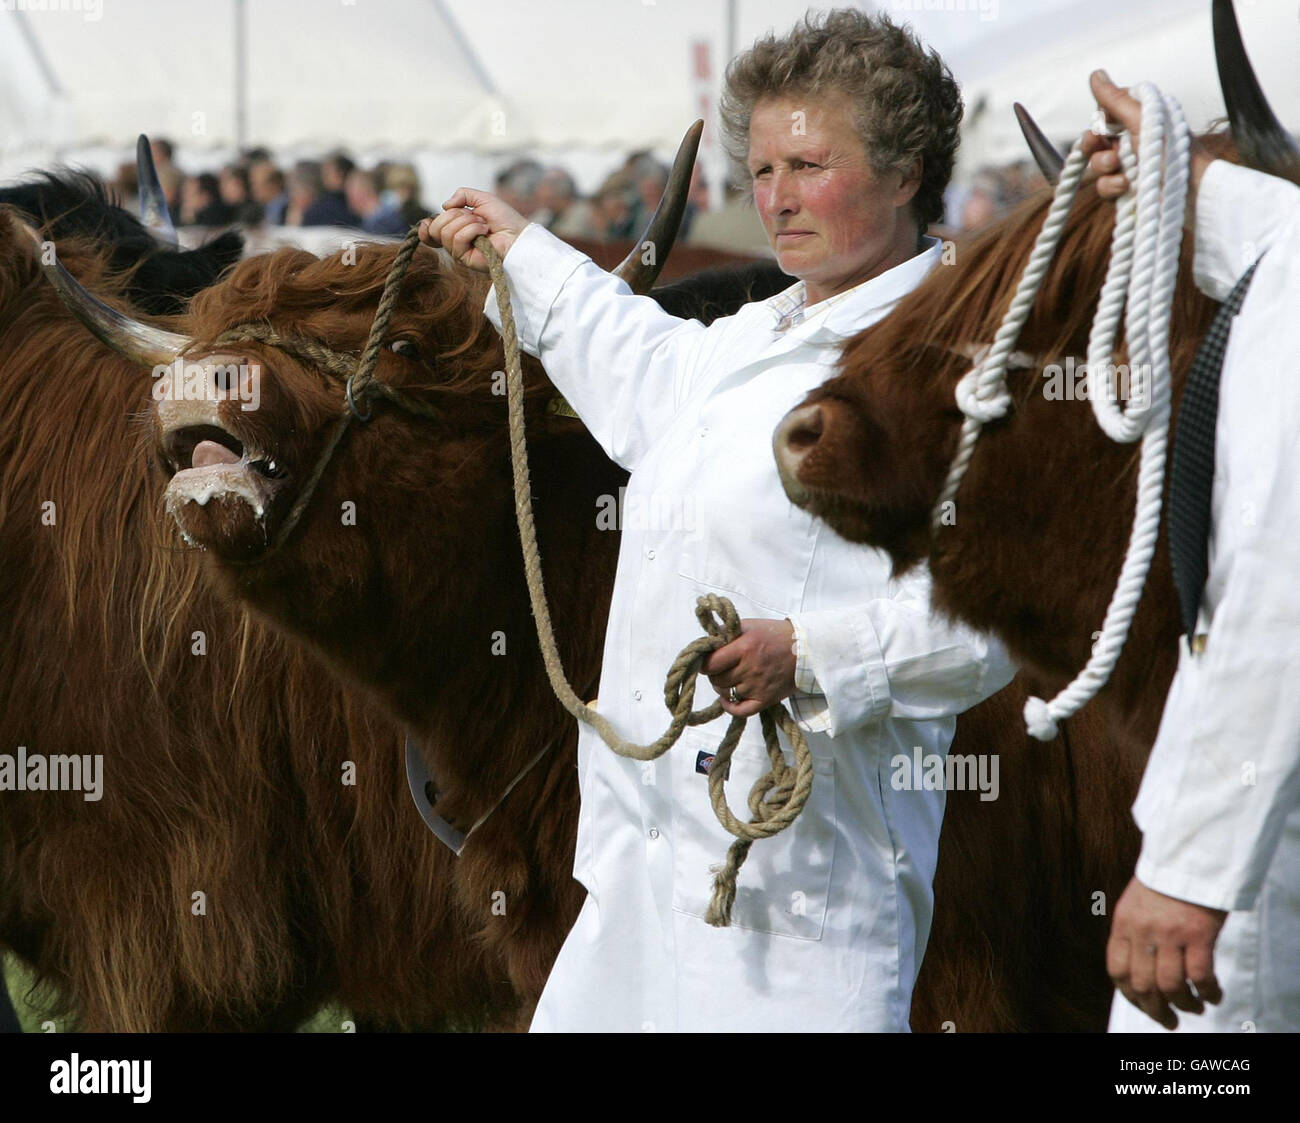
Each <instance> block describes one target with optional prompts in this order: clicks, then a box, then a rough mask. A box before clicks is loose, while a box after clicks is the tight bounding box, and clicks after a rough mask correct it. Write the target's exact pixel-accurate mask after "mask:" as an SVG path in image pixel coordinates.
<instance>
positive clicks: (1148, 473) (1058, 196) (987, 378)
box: [930, 82, 1191, 741]
mask: <svg viewBox="0 0 1300 1123" xmlns="http://www.w3.org/2000/svg"><path fill="white" fill-rule="evenodd" d="M1134 94H1135V96H1136V97H1137V99H1138V100H1139V101H1140V102H1141V105H1142V128H1141V148H1140V152H1139V154H1138V155H1137V156H1135V155H1134V153H1133V148H1132V142H1131V140H1130V137H1129V135H1128V134H1127V133H1125V134H1124V135H1123V136H1122V137H1121V138H1120V157H1121V160H1122V161H1123V165H1124V173H1125V175H1126V176H1127V178H1128V181H1129V184H1130V187H1129V191H1128V193H1127V194H1125V195H1124V197H1123V198H1122V199H1120V201H1119V203H1118V205H1117V213H1116V220H1115V232H1114V234H1113V236H1112V238H1111V258H1110V266H1109V268H1108V269H1107V272H1106V280H1105V282H1104V283H1103V285H1102V289H1101V294H1100V297H1099V299H1098V304H1097V314H1096V317H1095V318H1094V319H1093V324H1092V332H1091V335H1090V336H1089V339H1088V398H1089V400H1090V401H1091V402H1092V409H1093V414H1094V416H1095V417H1096V418H1097V423H1098V424H1099V425H1100V426H1101V428H1102V430H1103V431H1104V432H1105V433H1106V435H1107V436H1109V437H1110V438H1111V439H1112V440H1115V441H1119V442H1122V443H1131V442H1133V441H1135V440H1137V439H1138V438H1139V437H1141V438H1142V454H1141V461H1140V464H1139V468H1138V485H1137V504H1136V507H1135V510H1134V514H1133V530H1132V533H1131V534H1130V536H1129V544H1128V549H1127V551H1126V553H1125V556H1124V565H1123V568H1122V569H1121V570H1120V575H1119V580H1118V582H1117V583H1116V587H1115V592H1114V594H1113V596H1112V597H1111V602H1110V607H1109V608H1108V609H1107V610H1106V618H1105V621H1104V623H1103V624H1102V628H1101V634H1100V636H1099V638H1098V639H1097V642H1096V643H1095V644H1093V648H1092V657H1091V658H1090V659H1089V660H1088V663H1087V665H1086V666H1085V667H1084V668H1083V670H1082V671H1080V672H1079V674H1078V676H1077V677H1076V678H1075V680H1074V681H1073V682H1072V683H1070V685H1069V686H1067V687H1066V688H1065V689H1064V690H1062V691H1061V692H1060V693H1059V694H1058V695H1057V696H1056V697H1055V698H1053V699H1052V700H1051V701H1050V702H1045V701H1044V700H1043V699H1041V698H1030V699H1029V700H1028V702H1026V703H1025V723H1026V726H1027V728H1028V730H1029V733H1030V734H1031V735H1032V736H1034V737H1037V738H1038V739H1039V740H1040V741H1050V740H1051V739H1052V738H1053V737H1055V736H1056V734H1057V725H1058V723H1059V722H1060V721H1061V719H1062V718H1066V717H1069V716H1070V715H1071V714H1073V713H1076V712H1077V711H1078V710H1079V709H1080V708H1081V707H1082V706H1083V705H1084V704H1085V703H1086V702H1088V701H1089V700H1090V699H1091V698H1092V697H1093V696H1094V695H1096V693H1097V691H1099V690H1100V689H1101V688H1102V687H1103V686H1104V685H1105V684H1106V681H1107V680H1108V679H1109V678H1110V674H1111V671H1112V670H1113V669H1114V667H1115V663H1116V661H1117V660H1118V659H1119V655H1120V652H1121V651H1122V650H1123V648H1124V642H1125V640H1126V639H1127V638H1128V630H1129V625H1130V624H1131V623H1132V620H1133V613H1134V611H1135V610H1136V609H1137V604H1138V601H1139V600H1140V599H1141V596H1142V588H1143V586H1144V585H1145V584H1146V576H1147V572H1148V570H1149V569H1150V565H1151V556H1152V554H1153V553H1154V552H1155V544H1156V536H1157V534H1158V533H1159V529H1160V506H1161V496H1162V489H1163V486H1164V474H1165V454H1166V451H1167V448H1168V437H1169V316H1170V310H1171V308H1172V305H1173V296H1174V284H1175V281H1176V280H1177V275H1178V255H1179V249H1180V247H1181V245H1182V236H1183V209H1184V206H1185V205H1186V199H1187V180H1188V157H1189V150H1190V145H1191V140H1190V136H1189V133H1188V128H1187V121H1186V119H1185V118H1184V116H1183V111H1182V107H1181V106H1180V105H1179V104H1178V101H1177V100H1176V99H1175V98H1173V97H1169V96H1166V95H1162V94H1161V93H1160V91H1159V90H1157V89H1156V87H1155V86H1153V85H1152V84H1151V83H1149V82H1143V83H1142V84H1140V85H1139V86H1138V87H1137V88H1136V89H1135V90H1134ZM1098 131H1101V130H1100V129H1098ZM1081 146H1082V139H1080V140H1079V141H1077V142H1076V143H1075V145H1074V147H1073V148H1071V150H1070V155H1069V157H1068V158H1067V159H1066V162H1065V167H1064V168H1063V169H1062V171H1061V177H1060V179H1059V180H1058V182H1057V185H1056V193H1055V195H1054V196H1053V198H1052V204H1051V206H1050V207H1049V208H1048V212H1047V217H1046V219H1045V220H1044V222H1043V228H1042V230H1040V231H1039V234H1038V239H1037V241H1036V242H1035V243H1034V249H1033V252H1032V253H1031V254H1030V256H1029V261H1028V262H1027V263H1026V265H1025V270H1024V272H1023V273H1022V274H1021V277H1020V282H1019V284H1018V286H1017V287H1016V293H1015V296H1014V297H1013V298H1012V301H1011V306H1010V307H1009V308H1008V309H1007V313H1006V315H1005V316H1004V317H1003V320H1002V324H1001V326H1000V327H999V328H998V332H997V335H996V336H995V337H994V340H993V344H992V346H991V347H990V348H989V350H988V352H987V354H985V355H984V356H983V357H982V358H981V359H980V360H978V361H977V362H976V365H975V366H974V367H973V368H972V369H971V370H970V371H969V372H968V373H967V374H966V375H965V376H964V377H963V378H962V380H961V381H960V382H959V383H958V384H957V391H956V397H957V405H958V406H959V408H960V409H961V411H962V413H964V414H965V415H966V420H965V421H964V422H963V423H962V429H961V436H960V438H959V440H958V445H957V451H956V454H955V455H954V457H953V462H952V467H951V468H950V469H949V472H948V478H947V480H946V481H945V483H944V487H943V490H942V492H941V493H940V496H939V500H938V502H937V503H936V504H935V507H934V510H933V512H932V513H931V520H930V521H931V528H932V531H933V532H934V533H936V534H937V533H938V532H939V528H940V527H941V526H943V525H944V523H945V522H946V521H947V520H946V518H945V515H946V513H947V512H948V511H949V510H950V504H951V503H952V502H953V501H954V499H955V496H956V494H957V491H958V488H960V486H961V481H962V477H963V476H964V475H965V474H966V468H967V466H968V465H969V464H970V460H971V456H972V455H973V453H974V451H975V444H976V442H977V441H978V440H979V435H980V430H981V429H982V428H983V427H984V425H985V423H986V422H989V421H995V420H997V419H999V418H1001V417H1004V416H1005V415H1006V412H1007V410H1008V409H1009V408H1010V406H1011V395H1010V392H1009V391H1008V389H1007V384H1006V370H1007V365H1008V360H1009V358H1010V357H1011V355H1012V349H1013V348H1014V346H1015V343H1016V340H1017V338H1018V337H1019V335H1020V329H1021V328H1022V327H1023V326H1024V322H1025V320H1026V318H1027V317H1028V315H1029V310H1030V308H1032V306H1033V303H1034V298H1035V297H1036V296H1037V294H1038V288H1039V286H1040V285H1041V283H1042V280H1043V277H1044V275H1045V274H1046V272H1047V267H1048V265H1049V264H1050V263H1051V260H1052V255H1053V254H1054V253H1055V252H1056V245H1057V242H1058V241H1059V240H1060V236H1061V231H1062V230H1063V229H1064V227H1065V219H1066V216H1067V215H1068V213H1069V210H1070V206H1071V205H1072V204H1073V202H1074V197H1075V195H1076V193H1077V192H1078V188H1079V181H1080V179H1081V178H1082V176H1083V170H1084V164H1085V159H1084V155H1083V151H1082V147H1081ZM1133 184H1136V187H1134V186H1132V185H1133ZM1125 309H1127V313H1126V318H1125V335H1126V338H1127V341H1128V351H1129V366H1130V372H1129V379H1130V380H1129V386H1130V395H1129V401H1128V405H1127V408H1125V407H1124V406H1121V405H1120V403H1119V400H1118V399H1119V395H1118V393H1117V390H1116V384H1115V367H1114V364H1113V361H1112V360H1113V356H1114V347H1115V335H1116V330H1117V328H1118V326H1119V320H1120V316H1121V314H1122V313H1124V312H1125Z"/></svg>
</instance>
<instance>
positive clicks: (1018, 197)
mask: <svg viewBox="0 0 1300 1123" xmlns="http://www.w3.org/2000/svg"><path fill="white" fill-rule="evenodd" d="M1045 182H1046V181H1045V180H1044V179H1043V177H1042V175H1041V173H1040V172H1039V171H1038V168H1037V166H1036V165H1035V164H1033V163H1032V162H1031V161H1029V160H1021V161H1019V162H1018V163H1015V164H1007V165H1006V166H1005V167H1000V168H991V167H990V168H981V169H980V170H979V171H978V172H976V173H975V175H974V176H972V177H971V179H970V182H969V183H967V184H965V185H964V186H963V187H960V188H955V189H953V190H952V191H951V192H950V194H949V197H948V200H947V202H948V224H949V226H950V228H951V229H952V230H954V231H961V232H964V233H969V232H970V231H972V230H978V229H980V228H981V227H983V226H987V225H988V224H989V223H990V222H993V221H994V220H995V219H998V218H1001V217H1002V216H1003V215H1004V214H1006V213H1007V212H1008V211H1010V210H1013V209H1014V208H1015V207H1016V206H1017V205H1018V204H1019V203H1020V202H1021V201H1022V200H1024V199H1027V198H1028V197H1029V196H1030V195H1032V194H1033V193H1034V192H1035V191H1037V190H1039V189H1040V188H1041V187H1043V186H1044V184H1045Z"/></svg>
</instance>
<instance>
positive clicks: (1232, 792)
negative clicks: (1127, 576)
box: [1088, 71, 1300, 1032]
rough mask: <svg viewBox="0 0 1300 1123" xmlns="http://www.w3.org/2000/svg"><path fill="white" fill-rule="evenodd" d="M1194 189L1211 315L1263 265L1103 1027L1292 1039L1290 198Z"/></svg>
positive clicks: (1238, 174) (1244, 320)
mask: <svg viewBox="0 0 1300 1123" xmlns="http://www.w3.org/2000/svg"><path fill="white" fill-rule="evenodd" d="M1092 88H1093V92H1094V93H1095V95H1096V97H1097V101H1098V104H1099V105H1100V106H1101V107H1102V108H1103V109H1105V110H1106V111H1107V113H1108V115H1109V116H1110V117H1111V118H1112V119H1114V120H1116V121H1118V122H1119V123H1121V124H1122V125H1124V126H1125V127H1126V128H1128V129H1130V130H1132V131H1133V132H1134V133H1135V134H1136V132H1137V130H1138V128H1139V126H1140V123H1141V109H1140V107H1139V105H1138V103H1137V101H1136V100H1135V99H1133V98H1132V97H1131V96H1129V95H1128V94H1127V92H1125V91H1123V90H1120V89H1119V88H1117V87H1116V86H1114V85H1113V84H1112V83H1111V82H1110V80H1109V78H1107V77H1106V75H1105V72H1104V71H1098V72H1097V73H1096V74H1094V75H1093V78H1092ZM1088 150H1089V151H1090V153H1091V164H1092V167H1093V170H1094V171H1096V172H1097V173H1098V176H1099V179H1098V191H1099V192H1100V193H1101V194H1103V195H1105V196H1108V197H1112V198H1114V197H1118V196H1119V195H1120V194H1122V193H1123V192H1124V191H1125V189H1126V188H1127V181H1126V179H1125V177H1124V175H1123V174H1122V172H1121V171H1120V166H1119V162H1118V157H1117V155H1116V153H1115V151H1114V146H1113V143H1111V142H1108V141H1105V140H1102V139H1100V138H1097V139H1091V138H1090V140H1089V148H1088ZM1191 183H1192V191H1193V195H1192V198H1191V201H1190V203H1189V205H1190V206H1191V207H1192V208H1193V213H1194V215H1195V258H1194V270H1195V277H1196V283H1197V285H1198V287H1199V288H1201V290H1202V291H1204V292H1205V293H1206V294H1207V295H1209V296H1211V297H1214V298H1215V299H1216V300H1223V299H1224V298H1225V297H1226V296H1227V295H1228V293H1229V292H1230V291H1231V290H1232V288H1233V287H1234V286H1235V285H1236V283H1237V281H1238V280H1239V279H1240V278H1241V276H1242V275H1243V274H1244V273H1245V272H1246V271H1247V270H1248V269H1249V268H1250V267H1251V266H1252V265H1253V264H1254V263H1255V261H1256V260H1257V259H1258V261H1259V265H1258V267H1257V268H1256V270H1255V274H1254V276H1253V278H1252V279H1251V282H1250V288H1249V289H1248V291H1247V293H1246V297H1245V300H1244V302H1243V303H1242V305H1241V308H1240V311H1239V312H1238V314H1237V316H1236V318H1235V320H1234V321H1233V324H1232V328H1231V333H1230V335H1229V338H1228V346H1227V350H1226V352H1225V354H1224V360H1223V367H1222V373H1221V376H1220V383H1219V407H1218V422H1217V434H1216V441H1215V467H1214V484H1213V491H1212V496H1211V508H1210V510H1211V530H1210V546H1209V572H1208V576H1207V579H1206V584H1205V592H1204V597H1203V600H1202V602H1201V609H1200V624H1199V625H1198V632H1200V633H1202V634H1204V636H1205V643H1204V649H1203V650H1198V651H1196V652H1193V651H1192V650H1190V649H1189V647H1188V645H1185V644H1183V645H1180V656H1179V665H1178V671H1177V674H1176V676H1175V678H1174V682H1173V685H1172V686H1171V688H1170V691H1169V696H1168V698H1167V700H1166V703H1165V711H1164V716H1163V718H1162V720H1161V724H1160V731H1159V734H1158V736H1157V738H1156V742H1155V746H1154V747H1153V749H1152V752H1151V759H1150V761H1149V763H1148V765H1147V770H1146V774H1145V776H1144V777H1143V780H1142V787H1141V790H1140V791H1139V793H1138V799H1137V802H1136V803H1135V804H1134V808H1133V812H1134V817H1135V818H1136V820H1137V822H1138V825H1139V826H1140V827H1141V828H1142V851H1141V856H1140V858H1139V860H1138V864H1137V870H1136V873H1135V876H1134V878H1133V880H1132V882H1131V883H1130V884H1129V887H1128V888H1127V889H1126V890H1125V892H1124V895H1123V896H1122V897H1121V898H1120V900H1119V902H1118V904H1117V905H1116V908H1115V913H1114V919H1113V923H1112V927H1111V936H1110V943H1109V947H1108V950H1107V961H1108V966H1109V970H1110V973H1111V976H1112V978H1113V979H1114V980H1115V983H1116V986H1117V987H1118V988H1119V989H1118V993H1117V995H1116V998H1115V1003H1114V1006H1113V1009H1112V1013H1111V1022H1110V1028H1111V1030H1112V1032H1128V1031H1133V1032H1137V1031H1151V1030H1157V1029H1158V1028H1159V1027H1160V1026H1164V1027H1166V1028H1167V1029H1174V1028H1178V1029H1180V1030H1185V1031H1191V1032H1198V1031H1199V1032H1208V1031H1223V1032H1242V1031H1247V1032H1249V1031H1252V1030H1258V1031H1264V1030H1272V1031H1278V1030H1287V1031H1291V1032H1295V1031H1297V1030H1300V689H1297V683H1300V580H1298V577H1300V476H1298V475H1297V462H1298V461H1300V436H1298V434H1300V379H1297V378H1296V376H1295V369H1294V361H1293V358H1292V357H1293V356H1295V355H1296V354H1300V319H1297V316H1296V312H1297V310H1300V188H1297V187H1296V186H1295V185H1294V184H1293V183H1289V182H1287V181H1285V180H1282V179H1278V178H1276V177H1274V176H1271V175H1266V174H1263V173H1262V172H1258V171H1253V170H1251V169H1248V168H1243V167H1238V166H1236V165H1233V164H1230V163H1227V162H1225V161H1223V160H1213V161H1212V160H1211V159H1210V157H1209V156H1208V155H1207V154H1206V153H1205V152H1203V151H1200V150H1196V151H1194V153H1193V159H1192V180H1191ZM1261 255H1262V256H1261ZM1216 942H1217V946H1216ZM1176 1011H1177V1012H1176ZM1180 1014H1181V1016H1180Z"/></svg>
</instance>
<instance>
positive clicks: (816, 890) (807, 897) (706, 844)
mask: <svg viewBox="0 0 1300 1123" xmlns="http://www.w3.org/2000/svg"><path fill="white" fill-rule="evenodd" d="M757 721H758V719H757V718H755V719H753V723H754V725H755V732H757ZM746 732H749V731H748V730H746ZM719 740H720V738H718V737H711V736H708V735H706V734H703V733H700V732H698V731H694V730H688V731H687V732H686V733H685V734H684V735H683V736H682V739H681V741H679V742H678V744H677V745H675V746H674V747H673V748H672V750H670V753H669V755H670V756H671V757H672V760H673V767H674V775H673V782H674V789H675V791H674V797H675V798H674V805H675V815H674V839H673V911H674V912H680V913H684V914H686V915H689V916H697V917H700V918H701V923H703V917H704V915H705V913H706V911H707V910H708V906H709V900H710V898H711V897H712V894H713V871H712V869H711V868H710V867H713V866H720V865H721V864H722V863H723V862H724V861H725V860H726V857H727V849H728V847H729V846H730V845H731V844H732V842H734V841H735V839H734V837H733V836H732V835H731V834H729V833H728V832H727V831H726V830H725V829H724V828H723V826H722V824H721V823H719V822H718V820H717V817H716V816H715V815H714V813H713V805H712V804H711V803H710V802H709V783H708V776H707V774H706V773H705V772H703V771H701V768H703V767H705V766H706V765H707V763H708V761H709V760H710V758H711V757H712V754H713V753H714V752H716V751H717V747H718V742H719ZM787 759H790V756H789V754H788V752H787ZM767 769H768V759H767V751H766V750H765V749H764V748H763V747H762V744H761V743H759V744H754V743H752V742H751V741H750V740H748V739H746V740H744V741H742V742H741V744H740V745H738V746H737V748H736V752H735V754H734V755H733V756H732V758H731V778H730V779H729V780H728V781H727V786H726V791H727V801H728V803H729V804H730V805H731V811H732V814H733V815H735V816H736V817H737V818H740V819H748V818H749V811H748V798H749V790H750V788H751V787H752V786H753V784H754V782H755V781H756V780H757V779H758V778H759V777H760V776H762V775H763V774H764V773H765V772H766V771H767ZM837 833H838V832H837V824H836V816H835V762H834V759H833V758H832V757H814V758H813V786H812V792H811V794H810V795H809V797H808V802H807V803H806V804H805V805H804V809H803V811H802V812H800V814H799V817H798V818H797V819H795V821H794V823H793V824H791V825H790V826H789V827H787V828H786V829H785V830H783V831H782V832H781V833H780V834H777V835H774V836H773V837H771V838H764V839H759V840H758V841H757V842H755V843H754V844H753V846H751V847H750V850H749V856H748V857H747V858H746V859H745V864H744V865H743V866H741V867H740V876H739V879H738V881H737V886H736V902H735V905H734V907H733V908H732V914H731V924H732V927H734V928H747V929H749V930H751V931H754V932H767V933H770V934H772V935H776V936H789V937H793V938H795V939H801V940H820V939H821V935H822V927H823V925H824V924H825V921H826V907H827V903H828V899H829V896H830V882H831V865H832V862H833V859H834V856H835V838H836V834H837Z"/></svg>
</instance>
